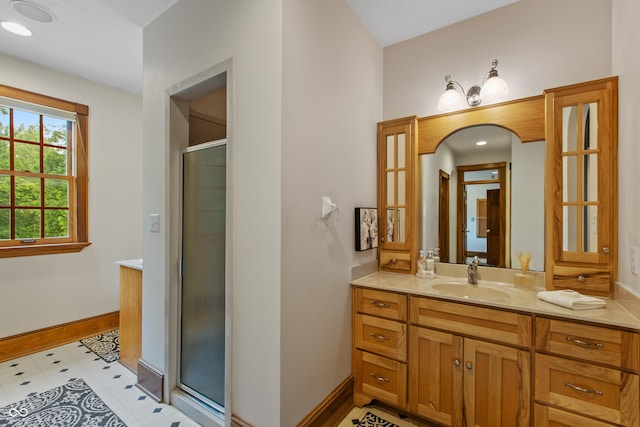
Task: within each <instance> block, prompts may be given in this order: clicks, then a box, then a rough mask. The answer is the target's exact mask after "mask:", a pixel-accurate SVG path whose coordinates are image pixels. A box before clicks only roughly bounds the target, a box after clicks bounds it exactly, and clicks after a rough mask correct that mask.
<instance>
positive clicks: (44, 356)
mask: <svg viewBox="0 0 640 427" xmlns="http://www.w3.org/2000/svg"><path fill="white" fill-rule="evenodd" d="M71 378H82V379H83V380H84V381H85V382H86V383H87V384H88V385H89V387H91V388H92V389H93V391H94V392H95V393H96V394H97V395H98V396H99V397H100V398H101V399H102V400H103V401H104V403H106V404H107V406H109V408H111V410H112V411H113V412H115V413H116V415H118V417H120V419H121V420H122V421H123V422H124V423H125V424H126V425H127V426H128V427H197V426H198V425H199V424H197V423H195V422H194V421H193V420H191V419H190V418H188V417H186V416H185V415H184V414H183V413H182V412H180V411H178V410H177V409H175V408H174V407H172V406H169V405H166V404H162V403H157V402H155V401H154V400H153V399H151V398H150V397H149V396H147V395H146V394H145V393H144V392H143V391H142V390H140V389H139V388H138V387H136V386H135V382H136V376H135V374H134V373H133V372H131V371H130V370H129V369H127V368H125V367H124V366H123V365H121V364H120V363H118V362H111V363H107V362H105V361H104V360H102V359H101V358H99V357H98V356H96V355H95V354H94V353H93V352H91V351H90V350H89V349H87V348H86V347H85V346H84V345H82V344H80V342H73V343H71V344H66V345H63V346H60V347H55V348H52V349H49V350H45V351H42V352H40V353H35V354H32V355H29V356H24V357H20V358H18V359H13V360H8V361H6V362H2V363H0V408H2V407H4V406H7V405H9V404H11V403H14V402H18V401H20V400H23V399H26V398H27V397H28V396H30V395H32V394H37V393H41V392H43V391H47V390H50V389H52V388H54V387H58V386H60V385H62V384H65V383H67V382H68V381H69V380H70V379H71ZM367 411H369V412H372V413H374V414H376V415H378V416H380V417H383V418H384V419H386V420H387V421H390V422H392V423H394V424H396V425H398V426H399V427H416V426H418V427H424V426H427V424H421V423H418V422H416V421H413V420H409V419H406V418H400V416H399V415H398V414H395V413H393V412H390V411H388V410H386V409H385V408H380V407H377V406H369V407H364V408H354V409H352V410H351V412H350V413H349V415H348V416H347V417H345V419H344V420H343V421H342V422H341V423H340V424H339V426H338V427H353V426H354V425H356V424H357V423H358V420H360V419H362V417H364V416H365V415H366V413H367Z"/></svg>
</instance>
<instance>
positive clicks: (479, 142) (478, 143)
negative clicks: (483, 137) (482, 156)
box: [476, 141, 487, 145]
mask: <svg viewBox="0 0 640 427" xmlns="http://www.w3.org/2000/svg"><path fill="white" fill-rule="evenodd" d="M476 145H487V141H478V142H476Z"/></svg>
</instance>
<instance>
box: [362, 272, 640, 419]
mask: <svg viewBox="0 0 640 427" xmlns="http://www.w3.org/2000/svg"><path fill="white" fill-rule="evenodd" d="M352 286H353V375H354V379H355V390H354V391H355V393H354V399H355V403H356V405H358V406H362V405H365V404H367V403H369V402H371V401H372V400H373V399H377V400H379V401H381V402H384V403H386V404H389V405H392V406H394V407H396V408H398V409H399V410H402V411H404V412H407V413H410V414H414V415H416V416H419V417H422V418H424V419H427V420H430V421H434V422H437V423H440V424H442V425H447V426H449V425H451V426H462V425H486V426H490V425H494V426H495V425H501V426H527V425H532V426H533V425H535V426H541V425H554V426H558V425H566V426H576V425H582V426H610V425H611V424H615V425H624V426H638V425H640V413H639V408H640V406H639V405H638V402H639V396H640V385H639V373H640V371H639V363H640V335H639V331H640V320H639V319H637V318H636V317H635V316H633V315H632V314H631V313H630V312H629V311H628V310H627V309H626V308H625V307H624V306H622V305H621V304H620V303H619V302H617V301H615V300H612V299H607V300H606V301H607V304H606V307H604V308H599V309H588V310H571V309H568V308H564V307H560V306H557V305H554V304H550V303H547V302H544V301H541V300H539V299H538V298H537V297H536V294H537V292H538V291H540V290H544V288H542V287H517V286H514V285H511V284H506V283H500V282H488V281H483V280H481V281H480V282H479V284H478V285H469V284H467V283H466V278H461V277H441V276H439V277H438V278H436V279H420V278H417V277H415V276H411V275H406V274H399V273H389V272H377V273H373V274H371V275H368V276H365V277H363V278H360V279H357V280H355V281H353V282H352Z"/></svg>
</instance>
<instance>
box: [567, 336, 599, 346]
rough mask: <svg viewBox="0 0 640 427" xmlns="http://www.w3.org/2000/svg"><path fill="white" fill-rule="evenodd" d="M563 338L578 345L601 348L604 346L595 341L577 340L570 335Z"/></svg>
mask: <svg viewBox="0 0 640 427" xmlns="http://www.w3.org/2000/svg"><path fill="white" fill-rule="evenodd" d="M565 339H566V340H567V341H569V342H572V343H574V344H575V345H580V346H582V347H589V348H602V347H604V344H600V343H597V342H586V341H582V340H577V339H575V338H571V337H565Z"/></svg>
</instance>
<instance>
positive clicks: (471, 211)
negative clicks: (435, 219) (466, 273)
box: [456, 162, 507, 267]
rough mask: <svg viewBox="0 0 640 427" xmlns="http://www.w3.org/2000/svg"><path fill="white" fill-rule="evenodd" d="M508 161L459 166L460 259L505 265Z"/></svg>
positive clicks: (457, 259)
mask: <svg viewBox="0 0 640 427" xmlns="http://www.w3.org/2000/svg"><path fill="white" fill-rule="evenodd" d="M506 166H507V164H506V162H501V163H486V164H479V165H465V166H458V168H457V169H456V170H457V173H458V201H457V204H458V208H457V213H458V215H457V217H458V221H457V223H458V224H457V226H458V230H460V233H458V241H457V243H458V251H457V257H456V262H458V263H463V264H468V263H469V262H471V260H472V259H473V258H474V257H476V256H477V257H478V259H479V260H480V264H481V265H487V266H494V267H505V265H506V262H505V256H506V255H505V254H506V239H505V233H506Z"/></svg>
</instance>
